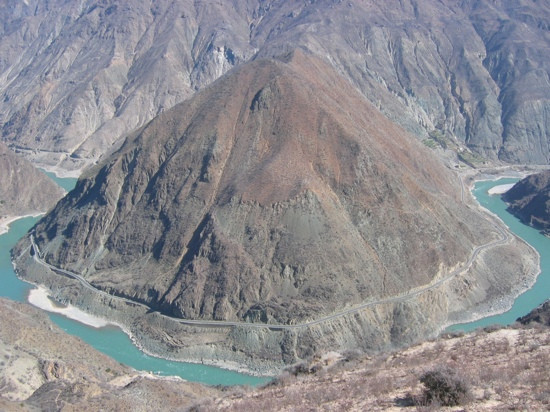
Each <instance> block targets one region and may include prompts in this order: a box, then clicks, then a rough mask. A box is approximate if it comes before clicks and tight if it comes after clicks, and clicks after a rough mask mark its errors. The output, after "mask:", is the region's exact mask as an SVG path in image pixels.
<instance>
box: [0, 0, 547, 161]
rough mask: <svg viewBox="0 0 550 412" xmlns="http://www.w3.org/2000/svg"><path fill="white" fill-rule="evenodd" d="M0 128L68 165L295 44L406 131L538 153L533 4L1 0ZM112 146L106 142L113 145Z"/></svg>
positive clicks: (515, 154) (541, 154)
mask: <svg viewBox="0 0 550 412" xmlns="http://www.w3.org/2000/svg"><path fill="white" fill-rule="evenodd" d="M0 7H1V9H0V51H1V52H0V56H1V57H0V125H1V127H2V131H1V136H2V139H3V140H4V141H6V142H7V143H8V144H9V145H10V146H12V147H14V148H15V147H16V148H18V150H21V151H22V152H23V153H26V154H27V155H28V156H29V157H31V158H32V159H33V160H34V161H36V162H43V163H48V164H56V163H59V164H61V166H62V167H65V168H67V169H79V168H81V167H83V166H84V165H85V164H88V163H90V162H91V161H94V160H97V159H98V157H99V156H100V155H101V154H102V153H105V152H108V151H110V150H111V149H112V145H113V144H115V142H117V141H118V139H120V138H121V137H122V136H124V135H126V134H127V133H128V132H130V131H131V130H133V129H135V128H136V127H139V126H141V125H143V124H145V123H146V122H147V121H149V120H150V119H152V118H153V117H154V116H155V115H157V114H158V113H161V112H162V111H163V110H165V109H167V108H170V107H172V106H174V105H175V104H176V103H178V102H181V101H182V100H185V99H187V98H189V97H190V96H191V95H192V94H193V93H194V92H195V91H196V90H197V89H200V88H202V87H204V86H205V85H207V84H209V83H211V82H212V81H213V80H215V79H216V78H218V77H219V76H221V75H222V74H223V73H225V72H226V71H227V70H228V69H230V68H231V67H234V66H237V65H239V64H242V63H243V62H246V61H249V60H250V59H252V58H254V57H255V56H261V57H273V56H278V55H280V54H282V53H284V52H286V51H288V50H290V49H294V48H296V47H303V48H304V49H306V50H308V51H310V52H311V53H313V54H315V55H317V56H319V57H321V58H323V59H325V60H326V61H327V62H329V63H330V64H332V65H333V66H334V67H335V68H336V69H337V70H338V71H339V72H340V73H341V74H343V75H344V76H346V77H347V78H348V79H349V80H350V81H352V82H353V83H354V84H355V86H356V87H357V88H358V89H359V90H361V92H362V93H363V95H364V96H365V97H367V98H368V99H369V100H370V101H371V102H372V103H373V104H375V105H376V106H377V107H378V108H379V109H380V110H381V111H383V112H384V113H385V114H386V115H387V116H389V117H390V118H391V119H392V120H393V121H395V122H397V123H398V124H400V125H402V126H404V127H405V128H406V129H408V130H409V131H411V132H413V133H414V134H416V135H417V136H419V137H420V138H422V139H424V138H427V137H428V135H429V134H430V135H431V136H432V137H433V136H437V141H439V142H440V143H441V144H443V145H450V144H451V143H452V144H454V145H458V147H459V148H462V147H463V146H464V145H466V146H467V147H469V148H470V149H471V150H474V151H475V152H477V153H478V154H479V155H481V156H482V157H483V158H487V159H492V160H495V159H500V160H504V161H510V162H524V163H546V164H547V163H549V162H550V144H549V137H548V130H549V128H550V127H549V126H550V124H549V122H550V120H549V117H548V115H547V113H548V111H549V100H548V96H550V83H549V82H548V67H549V60H548V59H549V56H550V47H549V46H550V38H549V34H548V33H549V32H548V30H549V27H550V9H549V6H548V3H547V2H542V1H538V2H537V1H535V0H521V1H518V2H513V3H510V2H507V1H503V0H498V1H495V2H489V3H488V2H483V1H463V2H459V3H457V2H455V1H451V0H443V1H439V0H420V1H419V0H405V1H401V0H400V1H398V0H389V1H384V2H379V1H374V0H351V1H345V2H343V1H339V0H319V1H310V2H304V1H298V0H292V1H279V0H268V1H265V0H262V1H260V0H231V1H225V2H223V3H214V2H198V1H197V2H191V1H188V0H178V1H168V0H160V1H155V2H154V4H153V3H151V4H149V3H143V2H140V1H136V0H129V1H126V2H125V3H124V5H122V4H119V3H118V2H113V1H109V0H101V1H99V0H87V1H84V2H80V3H75V2H71V1H68V0H53V1H50V2H41V1H38V0H29V1H26V2H21V1H15V0H10V1H4V2H2V3H1V4H0ZM115 147H116V144H115Z"/></svg>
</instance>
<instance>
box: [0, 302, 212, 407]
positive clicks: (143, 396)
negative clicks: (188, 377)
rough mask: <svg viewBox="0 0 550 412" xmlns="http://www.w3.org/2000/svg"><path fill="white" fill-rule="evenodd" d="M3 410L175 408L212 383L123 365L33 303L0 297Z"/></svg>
mask: <svg viewBox="0 0 550 412" xmlns="http://www.w3.org/2000/svg"><path fill="white" fill-rule="evenodd" d="M0 321H1V323H2V328H0V356H2V361H1V362H0V409H1V410H2V411H22V410H29V411H37V410H40V411H83V410H116V411H150V410H152V409H158V410H176V409H178V408H183V407H185V406H189V405H190V404H191V403H193V402H197V401H198V400H200V399H202V398H203V397H205V396H214V395H215V394H219V392H218V391H216V390H215V389H213V388H209V387H206V386H203V385H199V384H195V383H188V382H183V381H182V380H181V379H159V378H157V377H155V376H152V375H149V374H144V373H139V372H136V371H134V370H132V369H131V368H128V367H125V366H123V365H121V364H119V363H118V362H116V361H114V360H113V359H111V358H109V357H108V356H105V355H103V354H102V353H99V352H97V351H96V350H95V349H93V348H92V347H90V346H88V345H87V344H85V343H84V342H82V341H81V340H80V339H78V338H75V337H74V336H70V335H67V334H66V333H65V332H64V331H62V330H61V329H59V328H58V327H57V326H56V325H54V324H53V323H52V322H51V320H50V319H49V318H48V316H47V315H46V314H45V313H44V312H42V311H40V310H38V309H35V308H33V307H31V306H29V305H25V304H20V303H15V302H12V301H10V300H6V299H0Z"/></svg>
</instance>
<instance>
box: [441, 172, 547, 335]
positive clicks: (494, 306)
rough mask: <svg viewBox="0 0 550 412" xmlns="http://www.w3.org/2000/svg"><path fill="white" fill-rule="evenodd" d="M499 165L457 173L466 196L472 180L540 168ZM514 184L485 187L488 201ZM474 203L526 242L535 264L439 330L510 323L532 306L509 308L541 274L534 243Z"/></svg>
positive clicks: (522, 174) (496, 178)
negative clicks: (487, 170) (488, 169)
mask: <svg viewBox="0 0 550 412" xmlns="http://www.w3.org/2000/svg"><path fill="white" fill-rule="evenodd" d="M503 169H504V170H499V171H496V170H494V169H493V170H491V173H484V172H483V171H477V172H476V173H475V175H472V174H471V172H470V173H468V174H466V176H464V175H463V176H461V178H462V179H464V180H463V181H464V183H466V184H467V187H468V189H469V193H470V198H471V199H474V198H475V196H474V193H473V190H474V188H475V187H476V184H478V183H483V182H497V181H499V180H502V179H515V180H519V179H522V178H524V177H526V176H528V175H530V174H533V173H537V172H540V169H541V167H534V168H532V169H531V168H526V167H515V168H514V167H505V168H503ZM514 184H515V183H513V182H506V183H505V184H500V185H497V186H494V187H493V188H491V189H489V190H487V194H488V199H489V200H490V201H492V202H496V201H497V199H498V200H499V201H500V196H494V195H500V194H502V193H505V192H506V191H507V190H509V189H510V188H511V187H512V186H513V185H514ZM478 196H479V194H478ZM475 206H476V208H477V209H478V210H479V212H480V213H482V214H483V215H485V216H487V217H488V219H492V220H493V221H494V222H495V224H497V225H499V226H500V227H501V228H502V229H503V230H505V231H506V232H507V233H509V234H510V235H511V236H513V237H514V238H515V239H517V240H518V241H519V242H521V243H522V244H524V245H526V246H527V247H528V248H529V249H530V253H533V254H534V255H535V256H536V257H537V264H536V266H533V267H532V268H531V269H530V271H529V272H531V273H530V275H529V274H524V276H523V279H522V281H521V282H518V283H517V284H516V285H514V286H515V287H514V288H513V289H512V290H511V292H510V293H509V294H507V295H505V296H502V297H501V298H500V299H499V300H497V301H492V302H488V303H487V304H485V305H480V306H478V307H477V310H474V311H465V312H464V313H462V314H461V315H460V316H455V317H452V318H450V319H449V322H447V323H446V325H445V327H444V328H443V329H442V330H447V331H456V330H463V331H470V330H473V329H475V328H477V327H484V326H488V325H490V324H493V323H495V324H510V323H513V322H514V321H515V319H516V318H517V317H519V316H522V315H525V313H527V312H528V311H529V310H531V309H532V305H531V306H530V307H529V308H528V309H525V311H524V312H520V313H517V314H514V313H515V312H517V311H518V310H517V309H514V310H512V309H513V308H515V307H516V305H517V304H518V301H519V300H522V299H524V296H525V294H526V293H528V292H529V291H532V289H533V288H534V287H535V285H536V284H537V282H538V281H539V277H540V275H541V261H542V257H541V255H540V253H539V252H538V251H537V248H536V247H534V246H533V245H532V244H531V243H530V242H527V241H525V240H524V239H523V238H522V237H521V236H520V235H518V234H517V233H516V231H517V230H515V231H513V230H512V229H511V228H510V227H509V225H508V224H507V223H506V222H505V221H504V220H503V219H502V218H501V217H500V216H498V215H497V214H496V213H494V212H493V211H491V210H488V209H487V208H486V207H485V206H484V205H483V204H482V202H481V201H478V200H476V201H475ZM501 208H502V210H503V211H505V209H506V206H505V204H504V203H503V202H502V205H501ZM491 209H493V207H491ZM499 213H500V212H499ZM506 213H507V212H506ZM507 215H509V214H507ZM507 215H505V216H507ZM509 217H510V218H511V219H512V222H513V221H514V220H517V219H516V218H515V217H513V216H512V215H509ZM507 220H508V219H507ZM509 223H510V222H509ZM515 223H516V224H517V223H519V221H517V222H515ZM519 227H524V228H527V229H528V230H529V229H530V228H529V227H528V226H525V225H523V224H520V226H519ZM502 264H503V262H501V261H498V260H497V261H495V262H494V265H495V267H500V266H501V265H502ZM497 281H498V279H497ZM503 322H504V323H503Z"/></svg>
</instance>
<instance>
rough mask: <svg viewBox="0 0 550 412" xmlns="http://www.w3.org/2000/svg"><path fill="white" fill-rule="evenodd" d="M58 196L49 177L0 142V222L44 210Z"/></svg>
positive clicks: (59, 195)
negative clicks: (5, 218)
mask: <svg viewBox="0 0 550 412" xmlns="http://www.w3.org/2000/svg"><path fill="white" fill-rule="evenodd" d="M62 196H63V190H62V189H60V188H59V186H57V185H56V184H55V183H54V182H53V181H52V180H51V179H49V178H48V177H47V176H46V175H45V174H44V173H41V172H40V171H38V170H37V169H35V167H34V166H33V165H32V164H31V163H30V162H29V161H27V160H25V159H22V158H20V157H18V156H16V155H15V154H14V153H13V152H12V151H11V150H9V149H8V148H7V147H6V145H4V144H3V143H1V142H0V223H1V220H2V218H3V217H15V216H23V215H27V214H36V213H43V212H46V211H47V210H48V209H50V208H51V207H53V205H54V204H55V202H57V201H58V200H59V199H60V198H61V197H62Z"/></svg>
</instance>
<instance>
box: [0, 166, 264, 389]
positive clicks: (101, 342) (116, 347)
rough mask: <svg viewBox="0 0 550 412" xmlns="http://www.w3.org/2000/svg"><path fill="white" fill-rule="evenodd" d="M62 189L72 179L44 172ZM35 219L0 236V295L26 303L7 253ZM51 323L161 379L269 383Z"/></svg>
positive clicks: (113, 334)
mask: <svg viewBox="0 0 550 412" xmlns="http://www.w3.org/2000/svg"><path fill="white" fill-rule="evenodd" d="M47 174H48V176H50V177H51V178H53V179H54V180H55V181H56V182H57V183H58V184H59V185H60V186H62V187H63V188H64V189H65V190H71V189H72V188H73V187H74V186H75V184H76V179H71V178H63V179H61V178H56V177H55V175H53V174H50V173H47ZM38 219H39V218H33V217H26V218H22V219H19V220H17V221H15V222H13V223H12V224H11V225H10V227H9V231H8V232H7V233H5V234H3V235H1V236H0V280H1V285H2V287H1V288H0V296H2V297H7V298H9V299H12V300H15V301H18V302H26V301H27V296H28V294H29V291H30V290H31V289H32V288H33V286H32V285H30V284H28V283H26V282H23V281H21V280H20V279H19V278H18V277H17V276H16V275H15V272H14V271H13V266H12V264H11V259H10V252H9V251H10V250H11V248H12V247H13V246H14V245H15V244H16V243H17V241H18V240H19V239H20V238H21V237H23V236H24V235H25V233H27V231H28V230H29V229H30V228H31V227H32V226H33V225H34V224H35V223H36V222H37V221H38ZM49 316H50V318H51V319H52V321H53V322H54V323H56V324H57V325H58V326H59V327H61V328H62V329H63V330H64V331H65V332H67V333H69V334H71V335H75V336H78V337H80V338H81V339H82V340H84V341H85V342H86V343H88V344H89V345H91V346H93V347H94V348H96V349H97V350H99V351H101V352H103V353H105V354H107V355H109V356H111V357H112V358H114V359H116V360H117V361H118V362H121V363H123V364H125V365H128V366H131V367H132V368H134V369H137V370H142V371H150V372H154V373H156V374H158V375H161V376H179V377H181V378H183V379H186V380H189V381H194V382H200V383H204V384H207V385H252V386H256V385H259V384H262V383H266V382H268V381H269V380H270V378H268V377H256V376H250V375H247V374H243V373H238V372H234V371H230V370H227V369H221V368H216V367H213V366H208V365H202V364H195V363H187V362H176V361H170V360H166V359H162V358H156V357H154V356H149V355H147V354H145V353H143V352H141V351H140V350H139V349H138V348H137V347H136V346H135V345H134V344H133V342H132V341H131V339H130V338H129V337H128V335H126V334H125V333H124V332H123V331H122V330H121V329H120V328H118V327H116V326H107V327H103V328H93V327H90V326H87V325H84V324H82V323H79V322H77V321H74V320H71V319H68V318H66V317H64V316H61V315H56V314H49Z"/></svg>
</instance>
